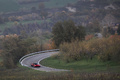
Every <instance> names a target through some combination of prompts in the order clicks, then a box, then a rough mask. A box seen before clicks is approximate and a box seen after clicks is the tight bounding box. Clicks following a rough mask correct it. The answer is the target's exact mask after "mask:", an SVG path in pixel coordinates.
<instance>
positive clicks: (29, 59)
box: [21, 52, 68, 72]
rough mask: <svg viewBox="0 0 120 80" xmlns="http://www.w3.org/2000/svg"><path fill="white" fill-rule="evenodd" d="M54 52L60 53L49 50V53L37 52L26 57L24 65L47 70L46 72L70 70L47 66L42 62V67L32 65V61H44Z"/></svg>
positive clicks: (23, 61)
mask: <svg viewBox="0 0 120 80" xmlns="http://www.w3.org/2000/svg"><path fill="white" fill-rule="evenodd" d="M54 54H58V52H47V53H41V54H36V55H33V56H29V57H26V58H24V59H23V60H22V62H21V63H22V65H23V66H26V67H29V68H33V69H35V70H40V71H46V72H55V71H68V70H64V69H55V68H50V67H46V66H43V65H41V64H40V65H41V67H39V68H34V67H31V64H32V63H38V64H39V62H40V61H42V60H43V59H45V58H48V57H50V56H52V55H54ZM56 65H57V64H56Z"/></svg>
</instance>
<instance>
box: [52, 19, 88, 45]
mask: <svg viewBox="0 0 120 80" xmlns="http://www.w3.org/2000/svg"><path fill="white" fill-rule="evenodd" d="M52 33H53V40H54V42H55V44H56V46H57V47H59V45H60V44H61V43H63V42H71V41H72V40H75V39H79V40H83V39H84V37H85V34H86V33H85V29H84V27H82V26H75V23H74V22H73V21H71V20H68V21H64V22H57V23H56V24H55V25H54V26H53V28H52Z"/></svg>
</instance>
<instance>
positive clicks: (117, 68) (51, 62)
mask: <svg viewBox="0 0 120 80" xmlns="http://www.w3.org/2000/svg"><path fill="white" fill-rule="evenodd" d="M41 64H42V65H44V66H49V67H53V68H58V69H68V70H75V71H76V70H77V71H80V72H97V71H98V72H99V71H100V72H120V65H118V64H117V63H114V62H101V61H99V60H97V59H95V58H94V59H93V60H81V61H75V62H74V61H73V62H70V63H66V62H64V61H62V60H58V59H55V58H53V57H50V58H47V59H45V60H43V61H42V62H41Z"/></svg>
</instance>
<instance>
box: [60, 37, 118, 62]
mask: <svg viewBox="0 0 120 80" xmlns="http://www.w3.org/2000/svg"><path fill="white" fill-rule="evenodd" d="M60 50H61V52H62V54H61V56H62V58H63V60H65V61H67V62H69V61H72V60H80V59H83V58H85V59H91V60H92V58H93V57H94V56H95V55H96V56H97V58H98V59H99V60H102V61H109V60H112V61H119V60H120V38H119V37H118V36H115V37H112V38H102V39H92V40H89V41H72V42H71V43H64V44H62V45H61V46H60Z"/></svg>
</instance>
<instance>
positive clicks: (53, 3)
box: [0, 0, 78, 13]
mask: <svg viewBox="0 0 120 80" xmlns="http://www.w3.org/2000/svg"><path fill="white" fill-rule="evenodd" d="M77 1H78V0H50V1H48V2H44V3H45V7H46V8H56V7H63V6H65V5H67V4H68V3H75V2H77ZM38 5H39V3H30V4H24V5H20V4H18V2H17V0H0V13H1V12H13V11H18V10H20V9H21V8H25V9H31V7H36V8H37V9H38Z"/></svg>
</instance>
